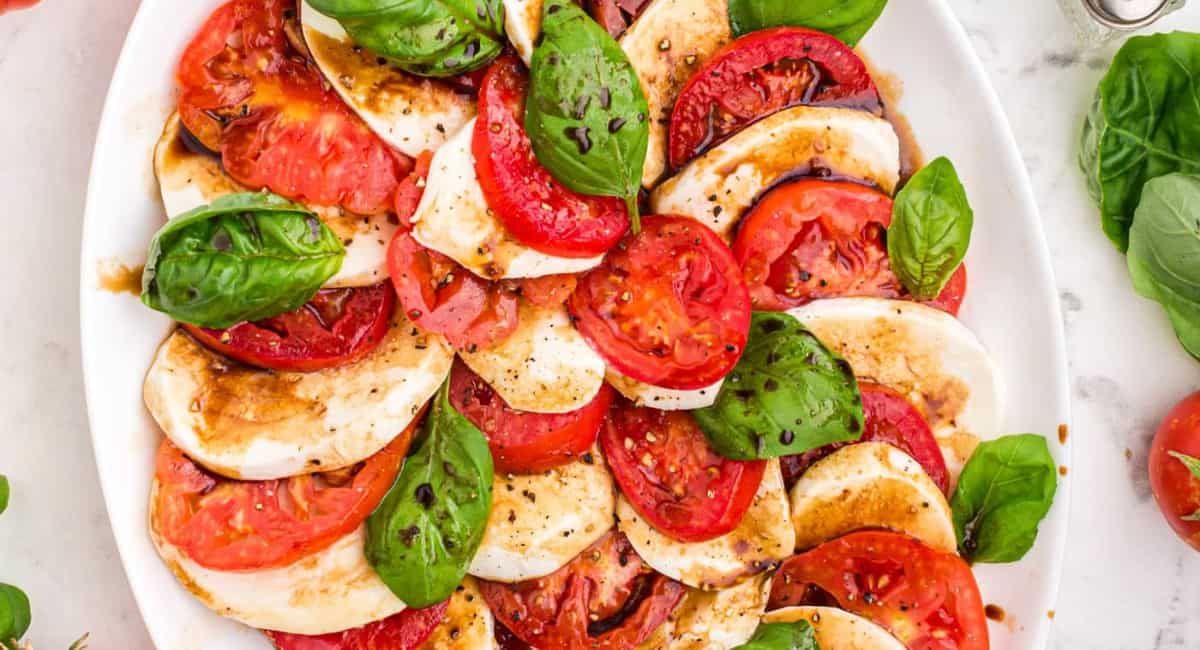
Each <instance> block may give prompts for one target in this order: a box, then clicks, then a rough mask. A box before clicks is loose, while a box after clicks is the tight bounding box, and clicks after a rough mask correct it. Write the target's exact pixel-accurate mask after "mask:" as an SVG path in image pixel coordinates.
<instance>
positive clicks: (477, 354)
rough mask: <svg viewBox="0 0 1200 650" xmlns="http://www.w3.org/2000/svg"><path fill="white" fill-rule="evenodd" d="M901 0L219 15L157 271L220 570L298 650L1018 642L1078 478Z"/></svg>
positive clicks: (186, 472)
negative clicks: (973, 272)
mask: <svg viewBox="0 0 1200 650" xmlns="http://www.w3.org/2000/svg"><path fill="white" fill-rule="evenodd" d="M885 4H886V2H882V1H875V0H872V1H871V2H839V3H823V2H813V3H806V2H796V3H782V2H776V1H774V0H587V1H586V2H574V1H572V0H299V2H297V0H229V1H228V2H226V3H225V4H223V5H221V6H220V7H218V8H217V9H216V10H215V11H214V12H213V13H212V14H211V16H210V17H209V18H208V20H207V21H206V22H205V23H204V24H203V25H201V26H199V29H198V30H197V31H196V32H195V35H194V36H193V37H192V38H191V40H190V42H188V44H187V46H186V48H185V49H184V51H183V54H182V56H181V58H180V60H179V63H178V67H177V74H176V82H177V85H178V106H177V109H176V111H175V112H174V113H173V114H172V115H171V116H170V118H169V119H168V120H167V122H166V124H165V127H164V130H163V135H162V138H161V140H160V141H159V143H158V146H157V147H156V149H155V151H154V162H155V170H156V173H157V176H158V181H159V186H160V188H161V192H162V201H163V206H164V209H165V212H166V216H167V217H168V220H167V221H166V222H165V224H164V225H163V226H162V229H161V230H160V231H159V232H158V233H157V234H156V235H155V236H154V238H153V240H152V241H151V243H150V245H149V252H148V255H147V262H146V266H145V270H144V274H143V278H142V280H143V283H142V301H143V302H144V303H145V304H146V305H147V306H149V307H150V308H152V309H156V310H159V311H161V312H164V313H165V314H167V315H169V316H170V317H171V318H172V319H174V320H175V321H176V322H178V324H179V326H178V327H177V328H176V329H175V330H174V331H173V332H171V333H170V334H169V335H168V337H167V338H166V340H165V341H164V342H163V343H162V345H161V347H160V348H159V350H158V352H157V354H156V357H155V359H154V361H153V364H152V366H151V367H150V369H149V371H148V373H147V376H146V380H145V387H144V397H145V403H146V406H147V408H148V410H149V412H150V413H151V415H152V416H153V417H154V419H155V421H156V422H157V423H158V425H159V426H160V427H161V429H162V431H163V433H164V434H165V439H164V441H163V442H162V445H161V448H160V450H159V452H158V457H157V461H156V463H157V464H156V467H155V474H154V481H153V485H152V486H151V490H150V507H149V512H150V516H149V528H150V535H151V538H152V540H153V543H154V545H155V547H156V548H157V550H158V552H159V554H160V555H161V556H162V559H163V561H164V562H165V563H166V565H167V566H168V567H169V568H170V570H171V571H172V572H173V573H174V574H175V575H176V576H177V578H178V579H179V582H180V583H181V584H182V585H183V586H184V587H186V588H187V589H188V590H189V591H190V592H191V593H193V594H195V596H196V597H197V598H198V599H200V600H201V601H202V602H203V603H204V604H205V605H207V606H208V607H210V608H212V609H213V610H214V611H215V612H216V613H218V614H220V615H222V616H226V617H230V618H233V619H236V620H238V621H240V622H242V623H244V624H246V625H248V626H251V627H254V628H258V629H261V630H263V633H264V634H265V636H266V637H267V638H268V639H270V641H271V642H272V643H273V644H274V645H275V646H276V647H277V648H280V649H283V650H312V649H319V648H325V649H334V648H340V649H347V650H356V649H390V650H415V649H417V648H423V649H435V648H436V649H464V650H466V649H472V650H473V649H483V648H506V649H507V648H536V649H538V650H551V649H560V648H604V649H608V650H634V649H646V650H648V649H663V650H682V649H684V648H706V649H731V648H747V649H755V650H777V649H787V650H793V649H798V648H818V647H819V648H822V649H823V650H850V649H857V648H909V649H934V648H936V649H945V650H950V649H959V650H977V649H982V648H987V647H988V626H987V620H986V617H985V613H984V604H983V599H982V596H981V594H980V591H979V588H978V586H977V584H976V581H975V578H974V576H973V574H972V571H971V563H973V562H1011V561H1015V560H1017V559H1020V557H1021V556H1022V555H1024V553H1025V552H1026V551H1027V550H1028V549H1029V548H1030V547H1031V546H1032V545H1033V543H1034V539H1035V537H1036V534H1037V527H1038V523H1039V521H1040V520H1041V519H1042V518H1043V517H1044V516H1045V514H1046V512H1047V510H1048V509H1049V507H1050V504H1051V501H1052V499H1053V496H1054V491H1055V486H1056V483H1055V481H1056V476H1057V472H1056V468H1055V465H1054V463H1053V460H1052V459H1051V457H1050V454H1049V451H1048V449H1047V446H1046V443H1045V440H1044V439H1043V438H1041V437H1040V436H1036V435H1031V434H1024V435H1017V436H1001V435H1000V434H1001V426H1002V413H1001V385H1000V384H1001V382H1000V378H999V377H998V376H997V372H996V368H995V366H994V365H993V363H992V361H991V360H990V358H989V356H988V353H987V351H986V350H985V349H984V347H983V346H982V345H981V344H980V342H979V341H978V340H977V338H976V337H975V336H974V334H972V332H971V331H970V330H969V329H968V328H967V327H966V326H964V325H963V324H962V323H961V322H960V321H959V320H957V318H956V317H955V314H956V313H957V311H958V308H959V306H960V304H961V303H962V301H963V299H964V297H965V294H966V289H967V279H966V271H965V269H964V267H963V265H962V261H963V258H964V255H965V253H966V250H967V246H968V243H969V240H970V231H971V226H972V219H973V213H972V210H971V208H970V205H969V202H968V199H967V196H966V192H965V190H964V189H963V186H962V184H961V183H960V181H959V179H958V176H957V173H956V171H955V168H954V166H953V164H952V163H951V162H950V161H949V160H947V159H945V158H939V159H937V160H935V161H933V162H932V163H930V164H928V165H919V164H918V165H916V166H915V167H916V170H915V174H912V175H911V177H909V176H910V175H909V174H908V173H907V172H906V171H902V170H904V169H907V166H902V161H901V144H900V141H899V138H898V136H897V133H896V130H895V129H894V128H893V125H892V123H891V122H890V121H889V117H890V115H889V111H890V110H892V107H890V106H887V105H886V104H885V101H884V99H883V98H882V97H881V95H880V92H879V90H878V89H877V88H876V85H875V83H874V81H873V79H872V76H871V72H870V69H869V68H868V66H867V64H865V63H864V61H863V60H862V58H860V56H859V55H858V54H857V53H856V51H855V50H854V49H852V47H853V46H854V45H855V44H856V43H857V41H858V39H860V38H861V37H862V36H863V35H864V34H865V33H866V31H867V30H868V29H869V28H870V26H871V25H872V23H873V22H874V21H875V19H876V18H877V17H878V16H879V15H880V12H881V11H883V9H884V5H885ZM809 5H811V6H809ZM818 5H819V7H818ZM814 7H817V8H814ZM181 29H188V30H191V29H194V26H190V25H189V26H181ZM909 162H910V163H911V162H912V161H909Z"/></svg>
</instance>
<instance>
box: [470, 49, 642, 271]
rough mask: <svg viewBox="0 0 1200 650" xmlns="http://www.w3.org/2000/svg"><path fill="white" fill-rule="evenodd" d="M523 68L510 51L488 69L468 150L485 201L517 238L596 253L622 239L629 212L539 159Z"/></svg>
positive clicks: (553, 251) (562, 251)
mask: <svg viewBox="0 0 1200 650" xmlns="http://www.w3.org/2000/svg"><path fill="white" fill-rule="evenodd" d="M528 86H529V79H528V76H527V75H526V74H525V70H524V68H523V66H522V65H521V62H520V61H519V60H518V59H517V58H516V57H512V56H505V57H501V58H500V59H498V60H497V61H496V62H495V63H493V64H492V66H491V68H489V69H488V72H487V75H486V76H485V77H484V78H483V87H482V88H481V89H480V91H479V119H477V120H476V121H475V134H474V137H473V139H472V141H471V150H472V152H473V153H474V155H475V170H476V173H477V174H478V176H479V185H480V186H481V187H482V188H483V195H484V197H486V198H487V202H488V206H489V207H491V208H492V209H493V210H495V212H496V216H497V217H499V219H500V221H501V223H503V224H504V227H505V229H506V230H508V232H509V233H511V234H512V235H513V236H514V237H516V238H517V239H518V240H519V241H520V242H521V243H523V244H525V245H526V246H529V247H530V248H534V249H536V250H539V251H541V252H543V253H547V254H549V255H557V256H559V257H594V256H596V255H602V254H603V253H604V252H605V251H607V250H608V249H610V248H612V247H613V245H615V244H616V243H617V241H618V240H620V239H621V235H623V234H625V231H626V230H628V229H629V215H628V213H627V212H626V209H625V203H624V201H622V200H621V199H620V198H616V197H610V196H587V195H585V194H579V193H577V192H573V191H571V190H570V189H567V187H566V186H565V185H563V184H562V183H559V182H558V181H557V180H556V179H555V178H554V177H553V176H551V175H550V172H549V171H547V170H546V168H545V167H542V165H541V163H539V162H538V160H537V158H536V157H535V156H534V155H533V143H532V142H530V140H529V136H528V135H526V134H525V126H524V119H525V93H526V90H527V88H528Z"/></svg>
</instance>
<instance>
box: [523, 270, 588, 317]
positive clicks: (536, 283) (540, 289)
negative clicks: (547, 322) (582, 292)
mask: <svg viewBox="0 0 1200 650" xmlns="http://www.w3.org/2000/svg"><path fill="white" fill-rule="evenodd" d="M578 284H579V276H577V275H572V274H569V273H564V274H561V275H543V276H542V277H540V278H524V279H522V280H521V281H520V285H519V287H520V290H521V295H522V296H525V299H526V300H528V301H529V302H531V303H533V304H535V305H537V306H539V307H546V308H547V309H554V308H557V307H561V306H562V305H563V303H565V302H567V299H568V298H570V297H571V294H572V293H573V292H574V291H575V287H576V286H577V285H578Z"/></svg>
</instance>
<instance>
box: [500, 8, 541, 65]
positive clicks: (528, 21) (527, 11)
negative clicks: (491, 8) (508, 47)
mask: <svg viewBox="0 0 1200 650" xmlns="http://www.w3.org/2000/svg"><path fill="white" fill-rule="evenodd" d="M503 2H504V33H505V34H507V35H508V42H509V43H512V46H513V48H515V49H516V50H517V55H518V56H520V57H521V60H522V61H524V62H525V65H526V66H528V65H529V62H530V61H532V60H533V48H534V47H535V44H536V43H537V37H538V34H540V33H541V31H542V0H503Z"/></svg>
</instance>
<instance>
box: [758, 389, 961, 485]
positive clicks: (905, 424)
mask: <svg viewBox="0 0 1200 650" xmlns="http://www.w3.org/2000/svg"><path fill="white" fill-rule="evenodd" d="M858 388H859V390H861V391H862V403H863V413H864V415H866V425H865V426H864V428H863V435H862V437H861V438H859V439H858V440H857V442H886V443H888V444H890V445H892V446H893V447H896V448H898V449H900V450H901V451H903V452H904V453H906V454H908V455H909V456H911V457H912V458H913V459H914V460H916V461H917V462H918V463H920V464H921V467H922V468H923V469H924V470H925V473H926V474H928V475H929V478H931V479H933V482H934V483H936V484H937V486H938V489H940V490H941V491H942V492H943V493H945V492H948V491H949V490H950V473H949V472H947V471H946V460H945V458H943V457H942V450H941V449H940V448H939V447H938V444H937V438H934V437H933V431H932V430H931V429H930V428H929V423H928V422H926V421H925V418H924V416H922V415H921V412H920V411H918V410H917V407H915V406H913V405H912V403H911V402H909V401H908V399H906V398H905V397H904V396H903V395H901V394H900V393H897V392H896V391H894V390H892V389H890V388H888V387H886V386H880V385H879V384H872V383H868V382H861V381H860V382H859V383H858ZM848 444H850V445H852V444H855V443H853V442H849V443H847V442H835V443H833V444H831V445H826V446H824V447H821V448H819V449H813V450H812V451H809V452H806V453H803V454H797V455H795V456H784V457H783V458H780V459H779V460H780V463H781V465H782V468H783V480H784V483H785V484H787V485H788V486H789V487H790V486H791V485H792V484H794V483H795V482H796V479H798V478H800V475H801V474H803V473H804V470H806V469H808V467H809V465H812V464H813V463H815V462H817V461H818V460H821V459H822V458H824V457H826V456H828V455H829V454H832V453H833V452H835V451H837V450H838V449H841V448H842V447H845V446H846V445H848Z"/></svg>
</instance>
